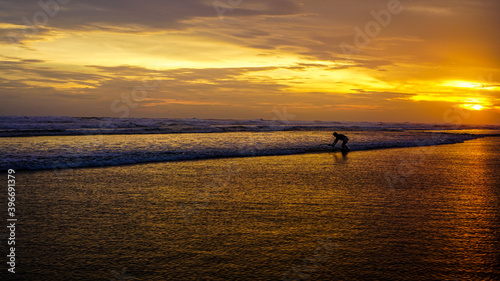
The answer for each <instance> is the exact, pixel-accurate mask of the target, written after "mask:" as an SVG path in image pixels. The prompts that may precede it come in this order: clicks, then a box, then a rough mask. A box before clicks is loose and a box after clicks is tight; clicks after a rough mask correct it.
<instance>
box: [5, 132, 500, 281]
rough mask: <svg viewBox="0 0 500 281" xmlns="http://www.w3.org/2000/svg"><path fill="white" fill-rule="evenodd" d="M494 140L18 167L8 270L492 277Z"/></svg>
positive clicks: (64, 275) (498, 161) (56, 274)
mask: <svg viewBox="0 0 500 281" xmlns="http://www.w3.org/2000/svg"><path fill="white" fill-rule="evenodd" d="M499 145H500V138H483V139H477V140H472V141H468V142H466V143H463V144H454V145H441V146H434V147H417V148H401V149H385V150H373V151H359V152H351V153H348V154H347V155H342V154H340V153H316V154H305V155H289V156H266V157H248V158H230V159H214V160H203V161H184V162H169V163H155V164H143V165H130V166H118V167H107V168H89V169H75V170H69V171H59V172H57V173H56V172H54V171H43V172H24V173H18V174H17V178H16V181H17V185H18V195H17V199H18V211H17V212H18V216H19V222H18V225H19V228H18V232H17V235H18V237H17V238H18V244H17V245H16V247H17V250H16V251H17V260H18V264H17V272H18V273H16V276H15V277H17V278H22V279H19V280H113V278H115V279H118V277H117V276H115V275H114V274H118V275H121V277H122V278H123V277H126V276H133V277H134V278H135V279H129V280H282V279H284V280H294V278H297V279H295V280H306V279H307V280H498V279H495V278H498V276H500V270H499V268H500V253H499V252H498V249H500V237H499V233H500V229H499V226H500V189H499V186H500V181H499V179H498V176H496V174H497V172H498V171H499V167H500V149H499V148H498V147H499ZM3 203H4V202H2V204H3ZM125 268H126V269H125ZM122 270H123V272H122ZM112 271H115V272H112ZM7 277H8V278H7V280H18V279H12V277H13V276H12V275H9V276H7Z"/></svg>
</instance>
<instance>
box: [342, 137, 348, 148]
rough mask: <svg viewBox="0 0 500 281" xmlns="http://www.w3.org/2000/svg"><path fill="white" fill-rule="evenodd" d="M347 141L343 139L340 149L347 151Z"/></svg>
mask: <svg viewBox="0 0 500 281" xmlns="http://www.w3.org/2000/svg"><path fill="white" fill-rule="evenodd" d="M348 141H349V139H348V138H345V139H344V141H343V142H342V148H343V149H349V147H348V146H347V142H348Z"/></svg>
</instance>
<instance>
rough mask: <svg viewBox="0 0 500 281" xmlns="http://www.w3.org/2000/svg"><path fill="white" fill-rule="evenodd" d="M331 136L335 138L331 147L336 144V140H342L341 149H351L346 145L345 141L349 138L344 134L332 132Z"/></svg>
mask: <svg viewBox="0 0 500 281" xmlns="http://www.w3.org/2000/svg"><path fill="white" fill-rule="evenodd" d="M333 136H334V137H335V140H334V141H333V143H332V147H335V145H336V144H337V142H338V141H339V140H341V141H342V150H346V151H349V150H351V149H350V148H349V147H348V146H347V142H348V141H349V138H348V137H346V136H345V135H342V134H337V132H335V133H333Z"/></svg>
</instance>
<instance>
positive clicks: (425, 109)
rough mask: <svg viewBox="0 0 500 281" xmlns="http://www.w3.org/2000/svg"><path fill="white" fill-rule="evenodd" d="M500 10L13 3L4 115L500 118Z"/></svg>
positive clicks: (2, 30) (253, 2) (321, 3)
mask: <svg viewBox="0 0 500 281" xmlns="http://www.w3.org/2000/svg"><path fill="white" fill-rule="evenodd" d="M39 3H42V4H39ZM498 12H500V2H499V1H497V0H480V1H477V0H476V1H473V0H470V1H469V0H454V1H451V0H449V1H447V0H441V1H439V0H434V1H425V0H413V1H410V0H403V1H397V0H388V1H378V0H377V1H374V0H358V1H356V0H349V1H340V0H338V1H337V0H310V1H298V0H297V1H292V0H276V1H273V0H270V1H269V0H267V1H263V0H216V1H211V0H207V1H204V0H199V1H198V0H192V1H177V0H175V1H174V0H168V1H160V0H147V1H131V0H122V1H119V0H110V1H98V0H78V1H77V0H72V1H69V0H47V1H40V2H38V1H28V0H19V1H0V38H1V39H0V60H1V61H2V62H1V65H0V97H1V99H2V103H1V105H0V115H69V116H111V117H120V116H123V117H181V118H184V117H197V118H233V119H241V118H244V119H254V118H264V119H273V118H277V115H276V112H287V113H288V114H289V115H287V116H290V118H291V116H293V119H295V120H297V119H298V120H333V121H335V120H338V121H409V122H434V123H445V122H448V123H458V122H460V123H462V122H463V123H480V124H500V52H498V46H500V33H499V32H498V30H499V28H500V19H499V17H498V16H497V15H498Z"/></svg>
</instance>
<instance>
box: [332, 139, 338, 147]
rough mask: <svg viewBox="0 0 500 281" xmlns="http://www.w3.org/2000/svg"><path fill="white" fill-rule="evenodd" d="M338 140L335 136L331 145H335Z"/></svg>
mask: <svg viewBox="0 0 500 281" xmlns="http://www.w3.org/2000/svg"><path fill="white" fill-rule="evenodd" d="M338 141H339V139H338V138H335V140H334V141H333V143H332V146H335V145H336V144H337V142H338Z"/></svg>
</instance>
